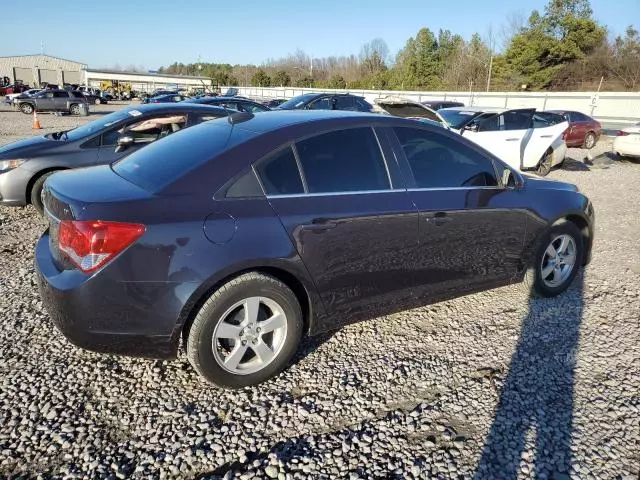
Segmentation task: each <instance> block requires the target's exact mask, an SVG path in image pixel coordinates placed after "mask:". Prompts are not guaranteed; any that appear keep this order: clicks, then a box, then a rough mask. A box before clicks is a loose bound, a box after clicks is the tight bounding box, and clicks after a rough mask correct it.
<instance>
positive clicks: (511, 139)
mask: <svg viewBox="0 0 640 480" xmlns="http://www.w3.org/2000/svg"><path fill="white" fill-rule="evenodd" d="M518 140H520V139H519V138H507V139H506V140H505V141H506V142H516V141H518Z"/></svg>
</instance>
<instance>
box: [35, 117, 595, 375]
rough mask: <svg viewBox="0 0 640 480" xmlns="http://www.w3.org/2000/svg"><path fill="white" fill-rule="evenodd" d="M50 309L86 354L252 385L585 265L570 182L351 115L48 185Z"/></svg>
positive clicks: (247, 130) (450, 141)
mask: <svg viewBox="0 0 640 480" xmlns="http://www.w3.org/2000/svg"><path fill="white" fill-rule="evenodd" d="M43 198H44V203H45V206H46V212H47V218H48V222H49V229H48V230H47V231H46V232H45V233H44V234H43V235H42V237H41V238H40V240H39V241H38V243H37V246H36V254H35V258H36V269H37V272H38V275H37V277H38V282H39V285H40V291H41V294H42V299H43V303H44V305H45V306H46V308H47V310H48V311H49V313H50V317H51V319H52V320H53V322H54V324H55V325H56V326H57V327H58V329H59V330H60V331H61V332H62V333H63V334H64V335H65V336H66V337H67V338H68V339H69V340H71V341H72V342H73V343H75V344H76V345H79V346H81V347H83V348H87V349H90V350H95V351H100V352H105V353H119V354H125V355H141V356H148V357H158V358H171V357H175V356H176V354H177V352H178V347H179V345H180V343H181V340H183V341H184V345H185V347H186V354H187V357H188V359H189V361H190V362H191V364H192V365H193V367H194V368H195V369H196V371H197V372H198V373H199V374H200V375H201V376H202V377H204V378H205V379H207V380H209V381H211V382H213V383H216V384H218V385H222V386H226V387H243V386H246V385H254V384H256V383H259V382H261V381H264V380H266V379H267V378H269V377H272V376H273V375H275V374H277V373H278V372H279V371H280V370H282V369H283V368H284V367H285V366H286V365H287V363H288V362H289V360H290V359H291V357H292V356H293V354H294V353H295V352H296V349H297V348H298V345H299V344H300V342H301V339H302V337H303V336H307V335H315V334H318V333H321V332H324V331H327V330H332V329H335V328H338V327H341V326H343V325H345V324H348V323H351V322H354V321H359V320H363V319H367V318H375V317H379V316H382V315H386V314H390V313H392V312H395V311H399V310H403V309H407V308H413V307H416V306H419V305H424V304H428V303H431V302H435V301H440V300H443V299H446V298H452V297H456V296H460V295H464V294H467V293H470V292H477V291H480V290H484V289H489V288H494V287H497V286H500V285H506V284H510V283H515V282H520V281H522V280H523V279H526V280H527V282H528V283H527V285H529V286H530V288H532V290H533V294H536V295H542V296H555V295H558V294H560V293H562V292H563V291H564V290H565V289H566V288H567V287H568V286H569V285H570V284H571V282H572V281H573V279H574V277H575V276H576V274H577V273H578V270H579V269H580V267H581V266H582V265H584V264H586V263H587V262H588V261H589V258H590V252H591V245H592V238H593V230H594V225H593V222H594V213H593V207H592V205H591V202H590V201H589V200H588V198H587V197H585V195H584V194H582V193H580V192H578V190H577V188H576V187H575V186H574V185H571V184H568V183H563V182H555V181H549V180H543V179H539V178H536V177H533V176H531V177H528V176H526V175H522V174H520V173H519V172H518V171H517V170H515V169H513V168H512V167H510V166H508V165H506V164H505V163H503V162H502V161H500V160H499V159H498V158H496V157H495V156H494V155H492V154H491V153H489V152H487V151H486V150H484V149H482V148H480V147H478V146H477V145H475V144H474V143H473V142H470V141H468V140H467V139H465V138H464V137H461V136H460V135H457V134H455V133H453V132H451V131H447V130H445V129H443V128H441V127H434V126H431V125H427V124H422V123H418V122H415V121H411V120H407V119H402V118H396V117H392V116H388V115H371V114H365V113H356V112H274V113H270V114H268V115H250V114H237V116H236V117H235V118H234V117H231V118H230V119H219V120H214V121H212V122H207V123H206V124H202V125H198V126H196V127H193V128H190V129H187V130H186V131H184V132H179V133H178V134H175V135H172V136H170V137H169V138H167V139H166V140H163V141H162V142H157V143H155V144H153V145H150V146H149V147H147V148H145V149H143V150H141V151H138V152H136V153H134V154H133V155H130V156H129V157H127V158H126V159H124V160H121V161H119V162H117V163H115V164H113V165H112V166H111V167H109V166H104V167H95V168H86V169H78V170H74V171H70V172H62V173H58V174H55V175H53V176H52V177H50V178H49V179H48V180H47V182H46V183H45V189H44V192H43Z"/></svg>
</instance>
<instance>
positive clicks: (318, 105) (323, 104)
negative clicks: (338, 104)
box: [309, 97, 331, 110]
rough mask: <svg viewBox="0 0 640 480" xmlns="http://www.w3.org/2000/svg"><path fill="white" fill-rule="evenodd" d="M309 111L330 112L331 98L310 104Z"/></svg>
mask: <svg viewBox="0 0 640 480" xmlns="http://www.w3.org/2000/svg"><path fill="white" fill-rule="evenodd" d="M309 109H311V110H330V109H331V103H330V102H329V97H324V98H321V99H319V100H316V101H315V102H312V103H310V104H309Z"/></svg>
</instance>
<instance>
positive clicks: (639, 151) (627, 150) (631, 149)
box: [613, 122, 640, 158]
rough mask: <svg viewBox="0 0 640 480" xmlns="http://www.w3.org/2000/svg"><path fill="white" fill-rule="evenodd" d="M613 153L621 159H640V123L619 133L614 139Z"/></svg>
mask: <svg viewBox="0 0 640 480" xmlns="http://www.w3.org/2000/svg"><path fill="white" fill-rule="evenodd" d="M613 151H614V152H615V153H617V154H618V155H620V156H621V157H637V158H640V122H638V123H636V124H635V125H634V126H633V127H627V128H624V129H622V130H620V131H619V132H618V134H617V135H616V137H615V138H614V139H613Z"/></svg>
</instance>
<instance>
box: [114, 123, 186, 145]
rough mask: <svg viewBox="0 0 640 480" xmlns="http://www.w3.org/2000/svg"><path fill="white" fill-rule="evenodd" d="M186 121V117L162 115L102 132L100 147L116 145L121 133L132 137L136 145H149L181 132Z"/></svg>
mask: <svg viewBox="0 0 640 480" xmlns="http://www.w3.org/2000/svg"><path fill="white" fill-rule="evenodd" d="M186 121H187V117H186V115H164V116H160V117H151V118H146V119H144V120H141V121H138V122H134V123H129V124H128V125H126V126H120V127H118V128H113V129H111V130H108V131H106V132H104V133H103V134H102V146H103V147H104V146H110V145H116V144H117V142H118V137H119V136H120V135H122V134H123V133H128V134H129V135H131V136H133V138H134V140H135V142H136V143H150V142H153V141H155V140H158V139H160V138H163V137H166V136H168V135H171V134H172V133H174V132H177V131H179V130H182V129H183V128H184V126H185V124H186Z"/></svg>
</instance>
